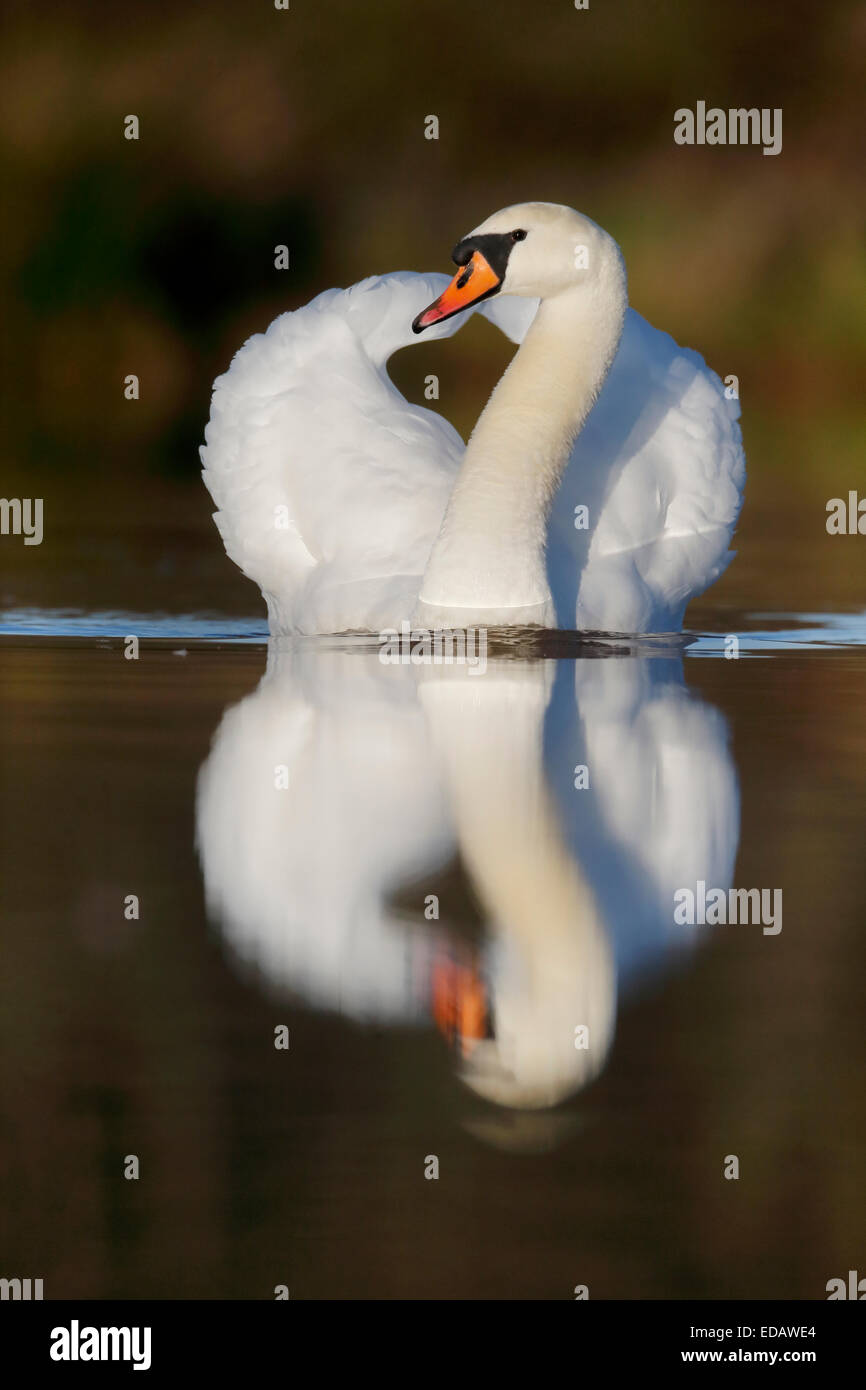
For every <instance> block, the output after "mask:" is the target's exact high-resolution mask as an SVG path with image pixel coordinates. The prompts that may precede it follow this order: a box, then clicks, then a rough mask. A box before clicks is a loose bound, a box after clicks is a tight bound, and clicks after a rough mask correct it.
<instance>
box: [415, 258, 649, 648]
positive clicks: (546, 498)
mask: <svg viewBox="0 0 866 1390" xmlns="http://www.w3.org/2000/svg"><path fill="white" fill-rule="evenodd" d="M614 288H617V289H618V288H619V287H618V286H615V287H614ZM605 289H607V290H608V291H609V290H610V286H604V285H597V286H595V287H593V288H590V287H587V286H580V287H576V288H574V289H571V290H568V291H566V292H564V293H563V294H560V295H557V296H555V297H553V298H550V299H545V300H542V302H541V304H540V305H539V309H538V313H537V314H536V316H535V319H534V320H533V322H532V324H531V326H530V328H529V330H528V332H527V334H526V336H525V338H524V340H523V343H522V345H521V347H520V348H519V350H518V352H517V353H516V354H515V356H514V358H513V359H512V361H511V363H510V365H509V366H508V368H507V370H506V372H505V374H504V375H503V377H502V378H501V380H500V381H499V383H498V385H497V386H496V388H495V390H494V391H493V394H492V395H491V397H490V400H489V401H488V403H487V405H486V406H485V408H484V410H483V412H482V414H481V416H480V418H479V420H478V423H477V425H476V426H475V429H474V431H473V433H472V437H471V439H470V441H469V444H468V446H467V449H466V453H465V455H464V459H463V463H462V466H461V469H460V473H459V474H458V478H457V481H456V483H455V486H454V490H453V492H452V495H451V499H450V501H449V504H448V507H447V510H446V513H445V517H444V520H443V522H442V527H441V529H440V532H439V536H438V538H437V540H436V542H435V544H434V546H433V550H432V552H431V555H430V560H429V563H428V566H427V571H426V573H425V576H424V581H423V583H422V586H421V603H420V606H419V607H420V611H421V614H422V616H423V618H424V620H425V622H427V623H428V625H432V619H431V614H432V613H433V612H434V611H435V610H436V609H442V610H453V611H452V612H451V614H450V616H449V617H448V618H447V621H444V620H443V625H447V626H454V627H457V626H461V625H462V626H465V625H467V624H468V623H469V622H483V621H489V622H507V621H509V617H508V613H509V611H518V612H520V621H521V622H529V623H531V622H538V623H539V624H541V625H542V626H548V625H549V624H550V621H551V617H552V613H551V599H550V591H549V588H548V585H547V577H546V567H545V538H546V531H547V521H548V516H549V512H550V505H551V502H552V500H553V497H554V494H555V492H556V489H557V487H558V484H559V481H560V478H561V477H562V473H563V470H564V468H565V465H566V463H567V461H568V458H569V455H570V453H571V449H572V446H573V444H574V441H575V439H576V437H577V435H578V434H579V433H580V430H581V428H582V426H583V423H584V421H585V420H586V417H587V415H588V414H589V412H590V410H591V409H592V407H593V404H594V403H595V400H596V397H597V395H598V393H599V390H600V389H601V386H602V383H603V382H604V379H605V377H606V376H607V373H608V371H609V369H610V366H611V363H612V362H613V358H614V356H615V354H616V350H617V347H618V345H619V340H620V337H621V336H622V328H623V321H624V317H625V308H626V297H625V283H624V275H623V277H622V285H621V293H616V294H613V295H612V294H611V293H609V292H608V293H604V290H605ZM461 614H462V615H463V619H462V620H461ZM535 614H537V616H533V615H535ZM511 621H514V619H513V618H512V619H511Z"/></svg>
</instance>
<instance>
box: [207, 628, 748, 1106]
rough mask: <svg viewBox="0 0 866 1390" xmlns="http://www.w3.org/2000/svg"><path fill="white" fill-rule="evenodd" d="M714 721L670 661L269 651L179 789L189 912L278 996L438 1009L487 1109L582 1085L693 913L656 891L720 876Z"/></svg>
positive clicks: (367, 1014)
mask: <svg viewBox="0 0 866 1390" xmlns="http://www.w3.org/2000/svg"><path fill="white" fill-rule="evenodd" d="M738 825H739V813H738V796H737V785H736V777H735V773H734V769H733V765H732V762H731V758H730V755H729V752H728V739H727V729H726V725H725V723H724V720H723V719H722V717H721V715H720V714H719V713H718V712H717V711H716V710H714V709H712V708H711V707H709V706H707V705H706V704H705V703H703V702H702V701H701V700H699V699H697V698H695V697H694V696H692V695H691V694H690V693H689V692H688V690H687V689H686V687H685V685H684V682H683V676H682V669H681V663H680V660H679V658H678V657H677V658H670V657H638V656H612V657H609V658H608V659H598V658H590V657H579V658H578V659H575V660H553V659H536V660H526V659H514V658H512V659H507V658H504V657H498V656H497V657H491V658H489V659H488V662H487V669H486V670H485V672H484V674H483V676H481V677H479V676H478V674H477V672H475V673H474V677H473V673H472V669H471V668H469V667H466V666H459V665H455V666H422V667H417V666H414V667H413V666H410V667H407V666H405V665H402V666H401V665H392V664H383V663H382V662H380V661H379V659H378V655H377V653H376V652H372V653H371V652H370V651H369V650H366V651H360V650H352V649H344V650H323V649H322V647H321V645H320V644H316V643H303V642H301V643H298V644H295V645H290V646H289V647H287V648H284V649H279V648H278V647H277V646H275V645H272V648H271V650H270V652H269V657H268V668H267V671H266V674H265V676H264V678H263V679H262V682H261V684H260V685H259V687H258V689H257V690H256V691H255V692H254V693H253V694H252V695H250V696H248V697H247V698H246V699H244V700H242V701H241V702H240V703H239V704H238V705H236V706H234V707H233V708H231V709H229V710H227V712H226V713H225V715H224V717H223V720H222V723H221V724H220V727H219V729H218V731H217V733H216V736H215V738H214V742H213V746H212V749H211V752H210V754H209V756H208V758H207V760H206V762H205V763H204V765H203V767H202V769H201V773H200V777H199V785H198V801H197V836H198V847H199V854H200V858H201V863H202V868H203V873H204V881H205V890H206V895H207V900H208V905H209V910H210V912H211V914H212V916H213V918H214V920H215V921H216V922H217V923H218V924H219V926H220V929H221V931H222V933H223V935H224V938H225V940H226V942H227V943H228V945H229V947H230V948H231V951H232V952H233V953H234V955H235V956H236V957H238V958H239V959H240V960H242V961H245V962H247V963H249V964H251V965H253V966H255V967H256V969H257V970H258V972H259V973H260V975H261V976H262V977H263V979H264V981H265V982H266V983H267V984H268V985H269V986H270V987H272V988H273V989H274V990H276V991H280V992H284V991H288V992H290V993H292V994H293V995H294V996H295V997H300V998H302V999H304V1000H305V1001H306V1002H308V1003H309V1004H311V1005H313V1006H314V1007H317V1008H322V1009H331V1010H336V1011H338V1012H340V1013H341V1014H343V1015H346V1016H348V1017H351V1018H353V1019H356V1020H359V1021H377V1022H380V1023H382V1022H384V1023H406V1022H412V1023H416V1024H420V1025H427V1024H432V1023H435V1024H436V1025H437V1026H438V1027H439V1028H441V1029H442V1031H443V1032H444V1033H445V1034H446V1035H447V1036H448V1037H449V1038H451V1040H452V1041H453V1043H454V1046H455V1053H456V1057H457V1063H458V1066H459V1070H460V1075H461V1077H462V1079H463V1080H464V1081H465V1082H466V1084H467V1085H468V1086H469V1087H470V1088H471V1089H472V1090H473V1091H475V1092H476V1093H477V1094H479V1095H481V1096H483V1097H485V1098H486V1099H487V1100H490V1101H492V1102H495V1103H497V1104H499V1105H502V1106H508V1107H516V1108H521V1109H537V1108H540V1107H547V1106H552V1105H555V1104H557V1103H558V1102H559V1101H561V1100H563V1099H564V1098H565V1097H566V1096H568V1095H571V1094H573V1093H575V1092H576V1091H578V1090H580V1088H581V1087H583V1086H584V1085H586V1084H587V1082H589V1081H590V1080H591V1079H592V1078H593V1077H595V1076H597V1075H598V1073H599V1072H600V1071H601V1069H602V1068H603V1066H604V1064H605V1060H606V1058H607V1055H608V1053H609V1050H610V1046H611V1043H612V1040H613V1035H614V1028H615V1020H616V1009H617V996H618V994H620V995H621V994H622V992H623V990H624V989H627V988H628V987H630V986H631V985H632V984H633V983H634V981H635V980H637V979H639V978H641V977H644V976H646V975H647V973H648V972H650V971H652V970H655V969H659V968H660V967H663V966H665V965H666V964H668V963H670V962H671V961H672V960H673V959H674V958H675V957H676V955H677V954H678V953H681V952H682V950H683V948H684V947H687V946H688V945H689V944H690V943H691V942H693V941H694V940H695V938H696V936H697V934H698V933H699V932H700V931H701V930H706V929H702V928H688V927H682V926H677V925H675V923H674V916H673V902H674V896H673V895H674V892H675V891H676V889H677V888H678V887H681V886H682V885H683V884H688V883H694V882H695V881H696V880H697V879H700V878H702V879H705V880H706V881H707V882H713V883H715V884H718V885H719V886H727V885H728V884H729V883H730V880H731V875H732V872H733V863H734V856H735V853H736V845H737V836H738Z"/></svg>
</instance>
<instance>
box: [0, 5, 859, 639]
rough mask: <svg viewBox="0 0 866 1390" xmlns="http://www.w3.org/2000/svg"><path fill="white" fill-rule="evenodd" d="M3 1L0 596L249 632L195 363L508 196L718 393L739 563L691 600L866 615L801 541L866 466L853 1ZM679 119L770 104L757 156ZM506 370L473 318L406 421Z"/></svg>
mask: <svg viewBox="0 0 866 1390" xmlns="http://www.w3.org/2000/svg"><path fill="white" fill-rule="evenodd" d="M6 12H7V18H6V20H5V24H4V30H5V32H4V42H3V46H2V51H3V57H2V60H0V142H2V154H0V158H2V180H3V187H4V192H5V200H4V201H5V209H6V215H5V217H4V219H3V231H2V252H0V256H2V259H0V281H2V287H3V300H4V305H5V309H4V326H5V332H4V335H3V355H4V360H3V364H2V366H3V369H2V374H0V376H2V389H3V393H4V396H5V401H4V420H5V422H6V452H5V457H4V465H3V482H2V492H3V494H4V495H6V496H40V495H41V496H43V497H44V499H45V526H46V539H45V542H44V543H43V545H42V546H41V547H28V548H26V549H25V548H24V547H23V546H22V545H21V544H20V543H18V542H11V541H10V539H9V538H5V539H4V542H3V544H2V546H0V563H2V565H3V575H2V582H0V597H2V599H3V601H4V603H6V604H31V603H34V604H42V605H49V606H55V605H58V604H73V605H75V604H78V605H81V606H84V607H102V608H105V607H131V608H135V609H140V610H143V611H147V610H151V609H162V610H167V611H175V612H182V611H193V610H201V609H203V608H209V609H211V610H217V611H222V612H233V613H240V612H243V613H249V614H254V613H255V614H258V613H261V612H262V611H263V610H262V605H261V601H260V599H259V596H258V593H257V591H256V590H255V588H254V587H253V586H251V585H250V584H249V583H248V582H247V581H246V580H244V579H243V577H242V576H241V575H240V574H239V573H238V572H236V571H235V569H234V567H233V566H232V565H231V564H230V563H229V562H228V560H226V558H225V557H224V555H223V553H222V549H221V545H220V542H219V539H218V537H217V535H216V532H215V530H214V528H213V527H212V524H211V522H210V510H211V508H210V499H209V498H208V497H207V495H206V493H205V492H204V490H203V488H202V486H201V483H200V480H199V475H198V468H199V463H198V444H199V442H200V441H201V438H202V434H203V429H204V424H205V421H206V419H207V414H208V405H209V394H210V387H211V383H212V381H213V378H214V377H215V376H216V375H217V374H218V373H219V372H220V371H222V370H223V369H224V368H225V367H226V366H227V364H228V362H229V361H230V359H231V356H232V354H233V352H234V351H235V350H236V349H237V348H238V347H239V346H240V345H241V343H242V342H243V341H244V339H245V338H246V337H247V336H248V335H249V334H250V333H252V332H254V331H257V330H261V329H263V328H264V327H266V325H267V324H268V322H269V321H270V320H271V319H272V318H273V317H274V316H275V315H276V314H278V313H280V312H281V311H283V310H285V309H291V308H293V307H295V306H297V305H299V304H301V303H304V302H305V301H306V300H308V299H309V298H310V297H312V296H313V295H314V294H316V293H318V292H319V291H320V290H322V289H325V288H328V287H329V286H331V285H335V284H336V285H348V284H351V283H353V282H354V281H356V280H358V279H360V278H362V277H363V276H364V275H367V274H371V273H377V272H383V271H388V270H394V269H418V270H431V269H443V270H444V269H447V268H448V265H449V260H448V253H449V250H450V248H451V246H452V245H453V243H454V242H455V241H456V239H457V238H458V237H459V236H460V235H462V234H464V233H465V232H466V231H467V230H468V229H469V228H470V227H472V226H473V225H475V224H476V223H477V222H478V221H480V220H481V219H482V218H484V217H485V216H487V215H488V214H489V213H490V212H492V211H493V210H495V209H496V208H498V207H501V206H503V205H505V204H507V203H510V202H514V201H523V200H528V199H534V198H540V199H548V200H552V201H557V202H564V203H568V204H571V205H572V206H576V207H578V208H580V209H581V210H582V211H584V212H586V213H588V214H589V215H590V216H591V217H593V218H594V219H595V220H596V221H598V222H600V223H602V225H604V226H605V227H606V228H607V229H608V230H609V231H610V232H611V233H612V234H613V235H614V236H615V237H616V238H617V240H618V241H619V242H620V244H621V246H622V248H623V251H624V253H625V256H626V261H627V265H628V269H629V277H630V292H631V300H632V303H633V304H634V306H635V307H636V308H637V309H638V310H639V311H640V312H641V313H643V314H644V315H645V316H646V317H647V318H649V319H650V320H651V321H652V322H653V323H654V324H655V325H656V326H658V327H660V328H664V329H666V330H667V331H669V332H671V333H672V334H673V335H674V336H675V337H676V338H677V339H678V341H680V342H681V343H684V344H686V345H688V346H691V347H695V348H697V349H699V350H700V351H701V352H702V353H703V354H704V356H705V357H706V359H707V361H708V362H709V363H710V364H711V365H712V366H713V367H714V368H715V369H716V370H717V371H718V372H719V373H720V374H721V375H722V376H726V375H728V374H730V373H734V374H735V375H736V376H737V377H738V378H739V382H740V392H741V398H742V405H743V416H744V432H745V439H746V447H747V455H748V461H749V466H750V472H749V485H748V492H747V500H746V508H745V511H744V515H743V520H742V523H741V528H740V532H739V534H738V538H737V547H738V550H739V556H738V559H737V561H736V563H735V564H734V565H733V566H732V567H731V569H730V570H729V571H728V573H727V575H726V576H725V577H724V579H723V580H722V581H721V583H720V584H719V585H717V586H716V587H715V589H714V590H713V591H712V594H711V595H710V596H709V597H708V600H705V601H704V604H703V610H701V611H704V610H706V607H707V603H709V604H710V605H712V607H713V608H714V609H715V610H716V611H718V609H719V608H729V609H736V608H758V609H761V608H785V609H824V608H828V607H834V606H844V605H847V604H855V603H857V602H859V601H860V600H861V599H862V570H863V566H862V550H861V549H858V541H857V539H856V538H851V537H848V538H839V537H828V536H827V534H826V531H825V519H826V514H825V506H826V502H827V499H828V498H829V497H832V496H844V495H845V494H846V493H847V490H848V489H849V488H852V487H856V486H857V484H858V480H862V479H863V476H864V469H863V465H862V442H861V441H862V433H863V430H862V426H863V414H864V412H863V390H862V380H863V368H864V363H866V268H864V256H863V249H864V248H863V231H864V186H863V179H862V150H861V148H860V144H859V142H860V139H861V135H862V132H861V126H862V93H863V76H864V54H866V8H864V6H863V5H858V4H853V3H831V4H826V5H823V6H820V7H818V6H815V5H813V4H806V3H805V0H794V3H787V4H785V5H780V4H778V3H775V2H773V3H771V0H762V2H761V3H754V0H732V2H731V3H728V4H725V5H710V4H700V5H697V4H689V3H685V0H679V3H673V2H671V3H663V2H661V0H660V2H659V3H652V0H619V3H607V2H606V0H591V6H590V9H589V10H588V11H576V10H575V9H574V8H573V5H572V3H571V0H544V2H543V3H534V4H532V5H529V4H526V3H525V2H524V0H521V2H520V3H518V2H517V0H488V2H487V3H485V4H484V5H480V6H472V5H466V4H457V3H455V2H454V0H436V2H435V3H433V2H432V0H415V3H412V4H408V3H405V0H377V3H376V4H375V5H359V4H357V3H356V0H291V8H290V9H289V10H288V11H282V10H276V9H275V8H274V6H273V4H272V3H270V0H257V3H254V4H244V5H239V4H237V3H234V2H233V0H209V2H208V3H203V2H202V3H187V4H184V5H182V6H178V5H176V4H168V3H153V0H151V3H148V4H146V5H145V4H143V3H134V4H126V5H124V6H122V7H118V6H117V5H116V4H113V3H108V0H90V3H82V0H77V3H76V4H75V5H74V6H73V7H69V6H62V5H60V4H59V3H57V2H56V0H52V3H48V4H41V5H39V6H38V7H36V6H33V5H31V4H28V3H23V2H21V0H19V3H14V0H13V3H10V4H8V5H7V7H6ZM698 100H705V101H706V102H707V103H708V105H713V104H717V105H720V106H722V107H725V108H727V107H729V106H747V107H749V106H757V107H773V108H774V107H781V108H782V110H783V113H784V116H783V137H784V140H783V149H782V152H781V154H780V155H778V156H777V157H775V158H774V157H765V156H764V155H763V154H762V152H761V149H760V148H759V147H746V148H740V147H730V148H728V147H704V148H700V147H691V148H689V147H681V146H677V145H675V144H674V141H673V126H674V122H673V113H674V111H675V110H676V109H677V108H678V107H680V106H689V107H694V105H695V103H696V102H697V101H698ZM130 113H134V114H136V115H137V116H138V117H139V120H140V139H139V140H138V141H137V142H133V141H128V140H126V139H124V133H123V131H124V117H125V116H126V115H128V114H130ZM429 114H435V115H437V116H438V118H439V122H440V138H439V140H438V141H430V140H426V139H425V138H424V118H425V116H427V115H429ZM281 243H285V244H287V245H288V246H289V247H290V253H291V269H290V270H288V271H278V270H276V269H275V268H274V247H275V246H276V245H277V244H281ZM508 353H509V345H508V344H506V343H505V342H504V341H501V340H500V339H499V335H498V334H497V333H496V332H495V330H493V329H492V328H491V327H490V326H489V325H487V324H485V323H482V322H472V323H470V324H469V325H468V327H467V328H466V330H464V331H463V332H462V333H461V334H459V335H458V336H457V337H456V338H455V339H453V340H451V341H448V342H445V343H440V344H426V345H421V346H419V347H417V348H409V349H406V350H405V351H404V352H403V353H401V354H400V355H399V357H398V358H397V359H395V360H394V362H393V374H394V376H395V379H396V380H397V382H398V384H399V385H400V387H401V389H403V390H404V392H405V393H406V394H407V395H408V396H409V397H410V398H412V399H416V400H422V398H423V383H424V376H425V374H426V373H427V372H429V371H436V372H437V374H438V375H439V377H440V381H441V388H440V389H441V396H440V401H439V406H438V408H440V409H441V410H442V411H443V413H445V414H447V415H448V416H449V417H450V418H451V419H452V420H453V421H454V422H455V424H456V425H457V426H458V428H459V429H460V430H461V431H462V432H463V433H464V435H465V434H466V433H467V432H468V430H469V429H470V428H471V426H472V423H473V421H474V419H475V418H476V416H477V414H478V412H479V410H480V409H481V406H482V405H483V403H484V400H485V399H486V395H487V393H488V391H489V390H490V388H491V387H492V385H493V383H494V381H495V379H496V377H497V375H498V374H499V372H500V371H501V370H502V367H503V365H504V363H505V361H506V360H507V357H508ZM128 373H135V374H137V375H138V376H139V377H140V381H141V398H140V400H138V401H136V402H130V401H127V400H125V398H124V388H123V382H124V377H125V376H126V375H127V374H128ZM861 490H862V489H861ZM860 544H861V545H862V543H860ZM858 562H859V563H858ZM690 616H691V617H692V620H694V615H693V614H692V615H690Z"/></svg>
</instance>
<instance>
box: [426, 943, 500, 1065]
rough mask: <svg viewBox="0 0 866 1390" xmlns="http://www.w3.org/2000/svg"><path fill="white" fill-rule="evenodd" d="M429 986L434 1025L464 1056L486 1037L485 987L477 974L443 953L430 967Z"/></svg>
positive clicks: (471, 967)
mask: <svg viewBox="0 0 866 1390" xmlns="http://www.w3.org/2000/svg"><path fill="white" fill-rule="evenodd" d="M432 986H433V1010H432V1012H433V1017H434V1019H435V1021H436V1025H437V1027H438V1028H439V1030H440V1032H442V1033H444V1035H445V1037H446V1038H447V1039H448V1041H449V1042H450V1043H458V1044H459V1045H460V1048H461V1051H462V1052H463V1055H464V1057H465V1056H468V1054H469V1053H470V1052H471V1051H472V1049H473V1048H474V1046H475V1044H476V1043H477V1042H479V1041H480V1040H481V1039H482V1038H485V1037H487V991H486V990H485V988H484V982H483V980H482V979H481V976H480V974H479V973H478V971H477V970H475V969H474V967H473V966H472V965H469V966H466V965H459V964H458V963H457V962H456V961H455V960H453V959H452V958H451V957H450V956H448V955H446V956H444V958H442V959H440V960H439V961H437V962H436V964H435V965H434V967H433V978H432Z"/></svg>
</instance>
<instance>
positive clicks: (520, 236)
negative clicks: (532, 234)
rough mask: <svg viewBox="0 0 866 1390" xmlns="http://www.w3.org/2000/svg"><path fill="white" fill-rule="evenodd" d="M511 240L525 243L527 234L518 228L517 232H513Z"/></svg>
mask: <svg viewBox="0 0 866 1390" xmlns="http://www.w3.org/2000/svg"><path fill="white" fill-rule="evenodd" d="M511 240H512V241H525V240H526V232H525V231H524V230H523V228H522V227H518V228H517V231H516V232H512V233H511Z"/></svg>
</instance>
